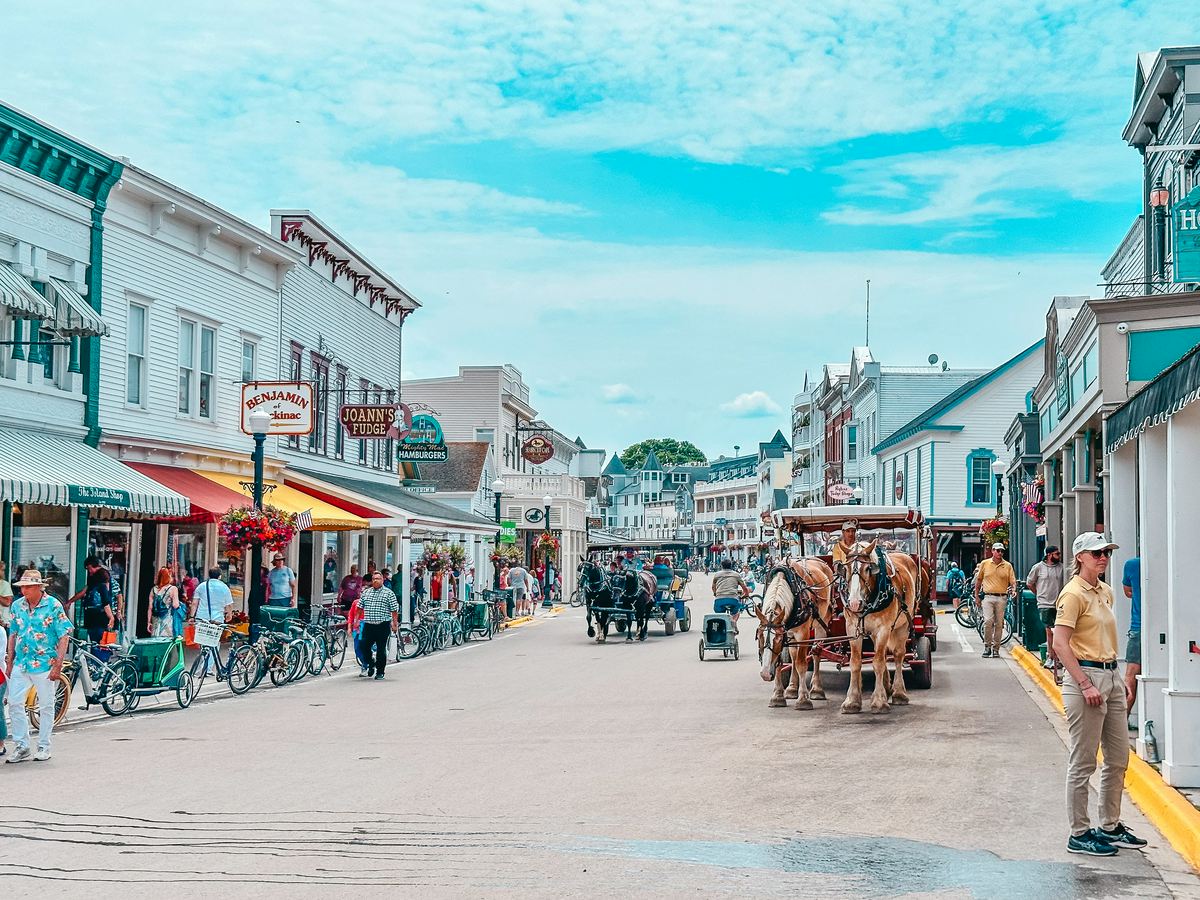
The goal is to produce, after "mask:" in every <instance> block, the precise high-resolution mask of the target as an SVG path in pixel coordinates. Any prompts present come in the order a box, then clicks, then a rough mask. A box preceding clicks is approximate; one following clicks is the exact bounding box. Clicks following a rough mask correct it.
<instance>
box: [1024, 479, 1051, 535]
mask: <svg viewBox="0 0 1200 900" xmlns="http://www.w3.org/2000/svg"><path fill="white" fill-rule="evenodd" d="M1032 486H1033V488H1034V490H1032V491H1029V495H1031V496H1032V497H1033V499H1031V500H1030V499H1026V500H1022V501H1021V509H1022V510H1023V511H1024V513H1025V515H1027V516H1029V518H1031V519H1033V521H1034V522H1036V523H1037V524H1038V525H1044V524H1046V479H1045V478H1044V477H1043V476H1041V475H1039V476H1038V477H1037V480H1035V481H1034V482H1033V485H1032Z"/></svg>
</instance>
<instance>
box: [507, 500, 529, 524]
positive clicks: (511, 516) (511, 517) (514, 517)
mask: <svg viewBox="0 0 1200 900" xmlns="http://www.w3.org/2000/svg"><path fill="white" fill-rule="evenodd" d="M524 515H525V507H523V506H519V505H516V504H511V503H510V504H509V505H508V506H506V507H504V519H505V521H507V522H520V521H521V517H522V516H524Z"/></svg>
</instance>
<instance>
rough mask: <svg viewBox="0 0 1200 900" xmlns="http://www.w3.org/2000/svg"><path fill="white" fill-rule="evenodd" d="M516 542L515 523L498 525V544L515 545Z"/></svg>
mask: <svg viewBox="0 0 1200 900" xmlns="http://www.w3.org/2000/svg"><path fill="white" fill-rule="evenodd" d="M516 542H517V523H516V522H501V523H500V543H502V544H515V543H516Z"/></svg>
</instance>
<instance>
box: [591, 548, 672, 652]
mask: <svg viewBox="0 0 1200 900" xmlns="http://www.w3.org/2000/svg"><path fill="white" fill-rule="evenodd" d="M579 575H580V579H581V582H582V584H583V597H584V602H585V603H586V605H587V622H588V637H595V638H596V642H597V643H599V644H603V643H604V642H605V641H607V640H608V625H609V622H612V621H617V622H624V623H625V640H626V641H627V642H628V641H632V640H633V637H634V632H635V631H636V632H637V639H638V640H639V641H644V640H645V639H646V630H647V629H648V628H649V625H650V610H651V608H652V607H653V605H654V592H655V591H656V590H657V589H658V583H657V582H656V581H655V579H654V576H653V575H651V574H650V573H649V572H635V571H633V570H631V569H627V570H625V571H621V572H615V573H613V574H612V575H611V576H609V577H607V578H606V577H605V574H604V570H603V569H602V568H600V566H599V565H597V564H596V563H594V562H592V561H591V560H586V561H584V562H583V563H582V564H581V565H580V567H579ZM593 616H595V623H596V626H595V627H593V626H592V618H593ZM597 629H599V637H597V636H596V632H597Z"/></svg>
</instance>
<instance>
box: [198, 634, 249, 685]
mask: <svg viewBox="0 0 1200 900" xmlns="http://www.w3.org/2000/svg"><path fill="white" fill-rule="evenodd" d="M193 621H194V620H193ZM195 625H196V631H195V641H196V643H197V644H199V645H200V654H199V655H198V656H197V657H196V658H195V659H194V660H193V661H192V667H191V674H192V681H193V683H194V684H195V690H196V693H199V692H200V688H201V687H202V686H203V685H204V679H205V678H207V677H208V672H209V660H210V659H211V660H212V668H213V670H214V675H213V677H215V678H216V679H217V681H224V682H225V683H226V684H228V685H229V690H230V691H231V692H232V693H234V694H244V693H246V691H248V690H250V688H252V687H254V685H256V684H258V682H259V681H260V680H261V676H260V675H259V674H258V669H259V666H260V664H261V659H260V657H259V656H258V654H256V653H255V652H254V648H253V647H252V646H251V645H250V642H249V640H248V639H247V638H246V637H245V636H244V635H243V634H242V633H241V632H240V631H233V630H232V626H230V625H228V624H221V623H217V622H196V623H195ZM226 632H228V633H229V635H230V643H229V654H228V656H227V658H226V659H225V660H224V661H222V660H221V654H220V653H219V652H218V649H219V647H220V642H221V638H222V637H223V636H224V634H225V633H226ZM208 641H211V642H212V643H207V642H208Z"/></svg>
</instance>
